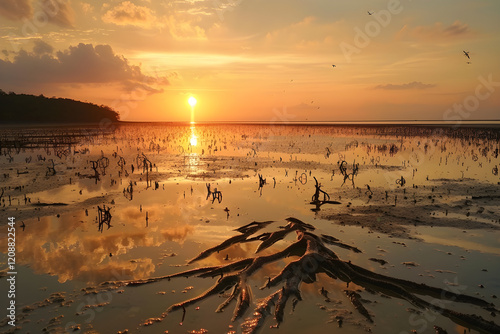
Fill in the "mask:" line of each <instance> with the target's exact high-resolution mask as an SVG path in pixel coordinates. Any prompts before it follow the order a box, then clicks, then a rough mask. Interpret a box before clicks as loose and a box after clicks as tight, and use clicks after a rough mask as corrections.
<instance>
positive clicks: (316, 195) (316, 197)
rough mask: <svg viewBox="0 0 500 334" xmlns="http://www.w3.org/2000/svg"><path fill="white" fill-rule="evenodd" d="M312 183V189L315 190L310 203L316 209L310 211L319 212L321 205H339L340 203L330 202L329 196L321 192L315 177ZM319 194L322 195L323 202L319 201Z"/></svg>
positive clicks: (319, 184)
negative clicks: (313, 183)
mask: <svg viewBox="0 0 500 334" xmlns="http://www.w3.org/2000/svg"><path fill="white" fill-rule="evenodd" d="M313 178H314V181H315V182H316V184H315V185H314V187H315V188H316V189H315V191H314V195H312V197H311V203H310V204H314V205H315V206H316V207H315V208H313V209H311V211H319V209H320V207H321V206H322V205H323V204H340V202H337V201H330V195H328V194H327V193H326V192H325V191H323V190H321V187H322V186H321V183H319V182H318V180H317V179H316V177H315V176H313ZM320 194H323V200H320V199H319V196H320Z"/></svg>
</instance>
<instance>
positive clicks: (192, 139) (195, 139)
mask: <svg viewBox="0 0 500 334" xmlns="http://www.w3.org/2000/svg"><path fill="white" fill-rule="evenodd" d="M189 143H190V144H191V146H196V145H197V144H198V138H196V136H195V135H194V134H193V135H191V138H190V139H189Z"/></svg>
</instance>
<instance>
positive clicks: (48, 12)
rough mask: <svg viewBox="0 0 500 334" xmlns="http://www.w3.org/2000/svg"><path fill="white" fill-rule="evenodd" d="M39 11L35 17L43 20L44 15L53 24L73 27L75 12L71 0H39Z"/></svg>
mask: <svg viewBox="0 0 500 334" xmlns="http://www.w3.org/2000/svg"><path fill="white" fill-rule="evenodd" d="M38 8H39V11H35V14H34V18H36V19H38V20H42V18H41V17H42V15H43V14H45V15H43V17H44V18H46V20H47V21H48V22H50V23H52V24H55V25H58V26H60V27H63V28H73V26H74V23H75V22H74V21H75V13H74V11H73V8H72V7H71V5H70V3H69V0H38Z"/></svg>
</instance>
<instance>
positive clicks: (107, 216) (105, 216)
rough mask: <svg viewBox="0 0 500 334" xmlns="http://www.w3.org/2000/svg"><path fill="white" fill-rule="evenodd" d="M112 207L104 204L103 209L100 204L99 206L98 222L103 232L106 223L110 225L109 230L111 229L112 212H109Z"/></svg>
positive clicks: (100, 230)
mask: <svg viewBox="0 0 500 334" xmlns="http://www.w3.org/2000/svg"><path fill="white" fill-rule="evenodd" d="M110 210H111V208H106V206H105V205H103V206H102V209H101V207H100V206H98V207H97V219H98V220H97V222H98V223H99V229H98V230H99V232H101V233H102V231H103V230H104V224H106V225H108V230H109V229H110V227H112V226H111V213H110V212H109V211H110Z"/></svg>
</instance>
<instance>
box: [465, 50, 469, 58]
mask: <svg viewBox="0 0 500 334" xmlns="http://www.w3.org/2000/svg"><path fill="white" fill-rule="evenodd" d="M464 55H465V56H466V57H467V58H469V59H470V57H469V51H464Z"/></svg>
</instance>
